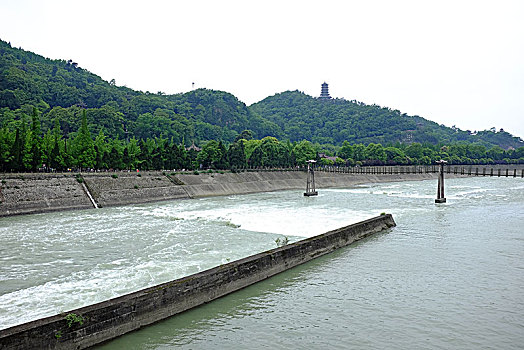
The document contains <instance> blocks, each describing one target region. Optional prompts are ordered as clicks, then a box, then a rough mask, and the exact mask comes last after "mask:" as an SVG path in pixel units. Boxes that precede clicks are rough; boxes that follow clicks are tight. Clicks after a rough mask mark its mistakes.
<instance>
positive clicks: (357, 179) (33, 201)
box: [0, 171, 461, 216]
mask: <svg viewBox="0 0 524 350" xmlns="http://www.w3.org/2000/svg"><path fill="white" fill-rule="evenodd" d="M78 176H79V175H78V174H73V173H66V174H0V181H2V183H1V185H0V202H1V203H0V216H9V215H17V214H32V213H40V212H47V211H56V210H70V209H88V208H93V204H92V203H91V202H90V200H89V198H88V196H87V194H86V193H85V192H84V191H83V189H82V186H81V184H80V183H79V182H78V181H77V177H78ZM306 176H307V174H306V172H301V171H269V172H242V173H236V174H234V173H224V174H220V173H200V174H199V175H194V174H192V173H186V174H176V175H171V174H166V173H162V172H141V173H139V174H137V173H133V172H116V173H82V174H81V175H80V177H81V181H83V182H84V183H85V184H86V185H87V188H88V190H89V192H90V193H91V195H92V196H93V198H94V200H95V202H96V203H97V205H98V206H100V207H108V206H119V205H127V204H137V203H147V202H154V201H164V200H173V199H183V198H193V197H207V196H221V195H231V194H247V193H257V192H270V191H281V190H290V189H305V186H306ZM458 176H461V175H454V174H446V177H448V178H449V177H458ZM436 178H437V174H434V173H423V174H391V175H390V174H387V175H385V174H341V173H326V172H316V173H315V182H316V187H317V189H322V188H328V187H350V186H354V185H357V184H363V183H374V182H390V181H407V180H425V179H436Z"/></svg>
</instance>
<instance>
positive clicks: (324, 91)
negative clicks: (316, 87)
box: [320, 82, 331, 100]
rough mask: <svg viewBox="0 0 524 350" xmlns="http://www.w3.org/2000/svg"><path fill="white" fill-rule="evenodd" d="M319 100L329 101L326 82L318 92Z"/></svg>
mask: <svg viewBox="0 0 524 350" xmlns="http://www.w3.org/2000/svg"><path fill="white" fill-rule="evenodd" d="M320 98H321V99H323V100H330V99H331V96H329V87H328V84H327V83H326V82H324V83H322V90H321V91H320Z"/></svg>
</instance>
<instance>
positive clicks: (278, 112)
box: [0, 40, 522, 149]
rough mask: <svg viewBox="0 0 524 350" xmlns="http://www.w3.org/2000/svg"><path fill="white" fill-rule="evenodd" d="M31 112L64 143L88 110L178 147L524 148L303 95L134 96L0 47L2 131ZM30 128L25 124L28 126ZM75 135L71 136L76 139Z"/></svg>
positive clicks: (122, 128) (127, 134)
mask: <svg viewBox="0 0 524 350" xmlns="http://www.w3.org/2000/svg"><path fill="white" fill-rule="evenodd" d="M33 107H36V108H37V109H38V111H39V114H40V122H41V123H42V133H45V132H46V131H47V130H50V129H52V128H53V127H54V125H55V121H59V123H60V128H61V131H62V133H63V134H64V135H63V136H64V137H65V138H69V137H73V136H74V133H76V132H77V130H78V129H79V128H80V119H81V114H82V111H83V110H85V111H86V112H87V113H86V115H87V122H88V126H89V130H90V132H91V134H92V135H97V134H99V132H100V131H102V132H103V133H104V134H105V135H107V136H109V137H111V138H119V139H121V140H124V139H129V138H131V137H133V136H134V137H136V138H137V139H147V138H155V137H161V138H164V139H172V140H173V142H175V143H177V144H181V143H184V144H185V145H189V144H191V143H192V142H195V143H196V144H201V143H202V142H203V141H207V140H224V141H226V142H231V141H233V140H234V139H235V138H236V137H237V136H238V135H239V134H240V133H241V132H242V131H243V130H246V129H248V130H251V131H252V132H253V136H254V137H255V138H258V139H261V138H263V137H265V136H275V137H277V138H279V139H290V140H291V141H300V140H303V139H306V140H310V141H313V142H319V143H330V144H334V145H341V144H342V142H343V141H344V140H348V141H350V142H352V143H353V142H362V143H365V144H367V143H370V142H374V143H382V144H386V143H395V142H398V141H400V142H410V141H418V142H429V143H432V144H436V143H450V142H455V141H467V142H479V143H483V144H485V145H487V146H491V145H499V146H501V147H502V148H505V149H507V148H509V147H514V148H518V147H520V146H522V141H521V140H520V139H518V138H515V137H512V136H511V135H510V134H508V133H506V132H492V131H483V132H480V133H479V134H477V135H470V133H469V132H467V131H461V130H456V129H451V128H447V127H443V126H439V125H437V124H436V123H433V122H429V121H427V120H425V119H423V118H420V117H410V116H407V115H405V114H401V113H400V112H399V111H394V110H390V109H387V108H381V107H379V106H374V105H365V104H363V103H359V102H354V101H345V100H331V101H325V102H324V101H321V100H319V99H317V98H313V97H310V96H307V95H305V94H303V93H300V92H297V91H295V92H284V93H281V94H277V95H275V96H272V97H268V98H266V99H264V100H263V101H261V102H259V103H256V104H254V105H252V106H250V107H247V106H246V105H245V104H244V103H243V102H241V101H239V100H238V99H237V98H236V97H235V96H233V95H232V94H229V93H227V92H222V91H214V90H208V89H198V90H194V91H191V92H188V93H185V94H176V95H166V94H164V93H162V92H157V93H151V92H141V91H134V90H132V89H129V88H127V87H123V86H118V85H117V84H116V83H115V82H114V81H111V82H107V81H104V80H103V79H101V78H100V77H99V76H97V75H95V74H93V73H91V72H89V71H87V70H85V69H83V68H81V67H80V66H79V65H78V64H77V63H76V62H73V61H72V60H68V61H66V60H51V59H47V58H44V57H42V56H40V55H37V54H34V53H32V52H29V51H25V50H23V49H18V48H13V47H11V45H10V44H9V43H7V42H4V41H1V40H0V128H2V127H5V128H8V129H9V130H11V132H12V133H14V130H16V129H21V130H23V129H24V127H25V126H23V125H22V124H27V123H29V122H30V119H31V117H30V116H31V114H32V111H33ZM23 121H25V122H26V123H23ZM70 135H71V136H70Z"/></svg>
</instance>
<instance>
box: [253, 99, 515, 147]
mask: <svg viewBox="0 0 524 350" xmlns="http://www.w3.org/2000/svg"><path fill="white" fill-rule="evenodd" d="M249 108H250V109H251V110H252V111H253V112H254V113H255V114H258V115H259V116H261V117H262V118H264V119H267V120H269V121H271V122H273V123H275V124H277V125H278V126H279V128H280V129H281V130H282V132H283V137H284V138H289V139H290V140H291V141H300V140H303V139H307V140H311V141H313V142H319V143H330V144H341V143H342V142H344V140H347V141H349V142H350V143H363V144H369V143H371V142H373V143H381V144H388V143H389V144H393V143H396V142H420V143H431V144H437V143H454V142H458V141H465V142H477V143H482V144H485V145H499V146H501V147H502V148H506V149H507V148H509V147H514V148H518V147H522V146H524V143H523V141H522V140H521V139H520V138H518V137H514V136H512V135H511V134H509V133H507V132H504V131H499V132H494V131H481V132H478V133H476V134H475V135H473V134H472V133H470V132H469V131H463V130H460V129H457V128H449V127H446V126H444V125H439V124H437V123H435V122H432V121H429V120H426V119H424V118H421V117H419V116H409V115H407V114H405V113H401V112H400V111H398V110H392V109H390V108H386V107H380V106H377V105H366V104H365V103H362V102H358V101H347V100H343V99H320V98H314V97H311V96H308V95H306V94H304V93H302V92H299V91H286V92H283V93H280V94H276V95H274V96H271V97H267V98H265V99H264V100H262V101H260V102H258V103H255V104H253V105H251V106H250V107H249Z"/></svg>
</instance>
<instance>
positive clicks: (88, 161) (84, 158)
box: [72, 110, 96, 169]
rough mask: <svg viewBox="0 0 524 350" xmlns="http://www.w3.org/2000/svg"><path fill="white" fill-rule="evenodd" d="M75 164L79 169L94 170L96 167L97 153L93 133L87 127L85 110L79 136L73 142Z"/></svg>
mask: <svg viewBox="0 0 524 350" xmlns="http://www.w3.org/2000/svg"><path fill="white" fill-rule="evenodd" d="M72 154H73V157H74V163H75V165H76V166H77V167H79V168H81V169H82V168H93V167H94V166H95V159H96V152H95V145H94V142H93V139H92V138H91V133H90V132H89V129H88V127H87V117H86V112H85V110H84V111H83V113H82V121H81V125H80V130H79V131H78V135H77V136H76V137H75V139H74V140H73V151H72Z"/></svg>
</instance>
